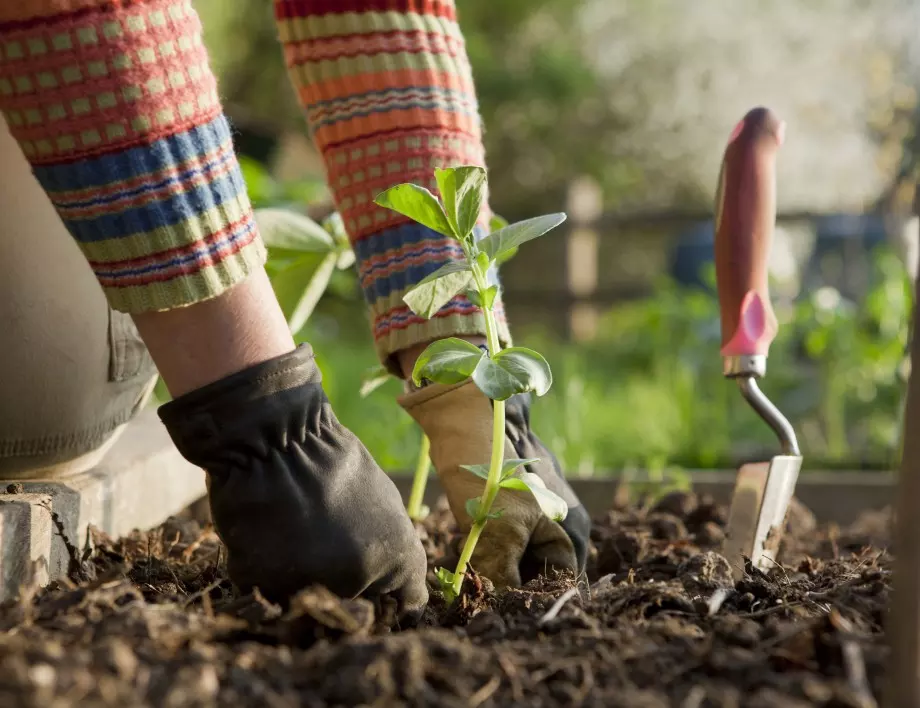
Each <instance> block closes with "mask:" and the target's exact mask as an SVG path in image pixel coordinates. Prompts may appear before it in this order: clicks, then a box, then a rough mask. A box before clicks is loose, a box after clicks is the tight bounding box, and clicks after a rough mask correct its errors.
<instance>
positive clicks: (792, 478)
mask: <svg viewBox="0 0 920 708" xmlns="http://www.w3.org/2000/svg"><path fill="white" fill-rule="evenodd" d="M784 128H785V124H784V123H783V122H782V121H781V120H779V118H777V117H776V115H775V114H774V113H773V112H772V111H770V110H768V109H766V108H755V109H753V110H752V111H750V112H749V113H748V114H747V115H746V116H744V118H743V119H742V120H741V122H740V123H738V125H737V126H736V127H735V129H734V131H733V132H732V135H731V137H730V138H729V141H728V146H727V147H726V149H725V155H724V157H723V159H722V170H721V173H720V175H719V187H718V192H717V196H716V220H715V231H716V236H715V258H716V283H717V287H718V291H719V309H720V314H721V321H722V352H721V353H722V359H723V373H724V375H725V376H726V378H730V379H734V380H735V381H736V382H737V384H738V388H739V389H740V390H741V395H742V396H744V398H745V400H747V402H748V403H749V404H750V406H751V407H752V408H753V409H754V411H755V412H756V413H757V414H758V415H759V416H760V417H761V418H762V419H763V420H764V421H765V422H766V423H767V425H769V426H770V427H771V428H772V429H773V431H774V432H775V433H776V436H777V437H778V438H779V442H780V445H781V448H782V454H780V455H777V456H776V457H774V458H773V459H772V460H770V461H769V462H756V463H750V464H746V465H744V466H742V467H741V469H740V470H738V476H737V479H736V481H735V491H734V495H733V496H732V504H731V509H730V511H729V517H728V527H727V529H726V538H725V545H724V548H723V552H724V554H725V557H726V558H727V559H728V561H729V562H730V563H731V565H732V569H733V572H734V574H735V577H736V579H738V578H740V577H741V576H742V575H743V574H744V567H745V558H749V559H750V560H751V563H752V564H753V565H754V567H755V568H759V569H761V570H765V569H767V568H768V567H769V566H770V565H772V562H773V561H775V558H776V553H777V551H778V550H779V543H780V540H781V536H782V532H783V529H784V526H785V518H786V510H787V509H788V507H789V502H790V501H791V500H792V495H793V493H794V491H795V484H796V480H797V479H798V476H799V469H800V468H801V466H802V457H801V455H800V453H799V446H798V442H797V441H796V437H795V431H794V430H793V429H792V426H791V425H790V424H789V421H788V420H786V418H785V417H783V414H782V413H780V411H779V410H778V409H777V408H776V406H774V405H773V404H772V403H771V402H770V400H769V399H768V398H767V397H766V396H765V395H764V394H763V392H762V391H761V390H760V388H759V387H758V385H757V380H758V379H760V378H763V377H764V375H765V374H766V372H767V352H768V350H769V347H770V343H771V342H772V341H773V338H774V337H775V336H776V331H777V322H776V316H775V315H774V314H773V307H772V305H771V304H770V294H769V290H768V283H767V261H768V258H769V254H770V246H771V242H772V240H773V229H774V226H775V223H776V154H777V152H778V151H779V147H780V146H781V145H782V142H783V132H784Z"/></svg>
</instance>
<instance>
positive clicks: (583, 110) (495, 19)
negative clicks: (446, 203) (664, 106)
mask: <svg viewBox="0 0 920 708" xmlns="http://www.w3.org/2000/svg"><path fill="white" fill-rule="evenodd" d="M194 4H195V7H196V9H197V11H198V13H199V15H200V16H201V19H202V23H203V26H204V39H205V44H206V45H207V47H208V50H209V53H210V56H211V62H212V65H213V67H214V71H215V73H216V74H217V76H218V79H219V81H220V93H221V97H222V100H223V102H224V104H225V108H226V110H227V113H228V114H229V115H230V117H231V118H232V119H233V120H234V122H236V123H237V124H242V123H244V122H245V123H247V124H248V125H250V126H252V127H257V128H260V129H265V130H267V131H269V132H276V133H281V132H284V131H300V132H306V130H307V127H306V123H305V120H304V119H303V117H302V112H301V110H300V108H299V106H298V105H297V101H296V97H295V95H294V91H293V89H292V88H291V86H290V82H289V81H288V78H287V75H286V72H285V68H284V61H283V58H282V53H281V47H280V44H279V43H278V39H277V29H276V27H275V23H274V20H273V17H272V8H271V3H270V2H268V0H256V1H253V0H247V1H244V2H232V3H230V2H226V0H194ZM578 10H579V7H578V3H574V2H572V1H571V0H502V2H499V3H496V2H494V1H493V0H461V2H459V3H458V11H459V14H460V23H461V27H462V29H463V34H464V38H465V40H466V45H467V53H468V55H469V58H470V63H471V65H472V68H473V75H474V77H475V80H476V88H477V92H476V93H477V99H478V101H479V106H480V113H481V115H482V118H483V123H484V125H485V126H486V128H487V129H486V130H485V133H484V141H485V146H486V154H488V155H489V162H490V164H493V165H502V169H501V170H500V171H499V170H496V171H495V172H494V173H493V174H491V175H490V192H491V194H492V197H493V199H492V201H493V202H494V203H495V204H500V205H501V209H502V212H503V213H504V212H507V213H506V216H509V217H514V218H513V219H512V220H516V219H517V218H519V217H520V218H524V217H527V216H531V215H532V211H533V210H532V204H534V203H535V200H537V199H539V200H541V201H544V203H554V204H560V203H562V200H563V199H564V195H565V190H566V187H567V185H568V184H569V183H570V182H571V181H572V179H573V178H575V177H577V176H580V175H585V174H587V175H591V176H592V177H594V178H596V179H597V180H599V181H600V182H601V183H602V184H603V185H604V186H605V187H609V188H612V190H613V191H617V190H622V189H626V188H628V187H629V186H630V185H632V186H633V187H635V186H636V185H634V184H633V180H632V177H631V176H630V175H631V174H632V173H631V171H630V169H629V163H628V160H625V159H622V160H619V161H618V162H617V164H615V165H613V164H610V160H609V158H608V157H607V156H606V153H605V152H604V151H603V150H598V145H604V144H607V143H609V141H610V140H612V139H613V138H614V136H615V135H616V134H617V131H618V128H619V120H618V119H617V118H616V117H615V116H613V115H612V114H611V109H610V108H609V105H608V102H607V101H606V99H605V94H606V89H605V88H604V87H603V85H602V84H601V82H600V79H599V78H598V76H597V74H596V72H595V71H594V69H593V68H592V67H591V63H590V62H589V61H588V59H587V58H586V57H585V56H584V53H583V38H582V33H581V32H580V30H579V24H578V22H577V21H576V18H577V14H578ZM545 200H549V201H548V202H546V201H545Z"/></svg>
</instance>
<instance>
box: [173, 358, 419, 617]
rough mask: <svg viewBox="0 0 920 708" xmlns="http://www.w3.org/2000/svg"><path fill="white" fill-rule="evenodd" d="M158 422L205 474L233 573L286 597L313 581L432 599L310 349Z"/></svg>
mask: <svg viewBox="0 0 920 708" xmlns="http://www.w3.org/2000/svg"><path fill="white" fill-rule="evenodd" d="M159 412H160V417H161V418H162V420H163V422H164V423H165V424H166V428H167V429H168V430H169V434H170V435H171V436H172V439H173V441H174V442H175V444H176V447H178V449H179V451H180V452H181V453H182V455H183V456H184V457H185V458H186V459H187V460H189V461H190V462H191V463H193V464H195V465H198V466H199V467H202V468H204V470H205V471H206V472H207V473H208V496H209V500H210V504H211V513H212V516H213V519H214V525H215V527H216V530H217V533H218V535H219V536H220V538H221V540H222V541H223V542H224V544H225V545H226V546H227V551H228V570H229V573H230V578H231V579H232V580H233V582H234V583H236V584H237V585H238V586H239V587H240V588H241V589H243V590H249V589H251V588H253V587H258V588H259V590H260V591H261V592H262V594H263V595H265V596H266V597H268V598H270V599H273V600H284V599H286V598H287V597H289V596H291V595H293V594H294V593H296V592H297V591H298V590H300V589H301V588H303V587H305V586H307V585H310V584H313V583H316V584H320V585H324V586H325V587H327V588H328V589H329V590H331V591H333V592H335V593H336V594H338V595H340V596H342V597H356V596H358V595H362V596H365V597H368V598H370V599H377V598H381V597H384V596H389V597H391V598H392V599H394V600H396V601H397V603H398V606H399V609H400V615H401V616H404V617H405V616H409V617H410V618H414V617H417V616H418V615H420V613H421V611H422V610H423V609H424V606H425V604H426V603H427V601H428V591H427V588H426V586H425V572H426V559H425V552H424V549H423V548H422V545H421V543H420V541H419V539H418V537H417V535H416V532H415V529H414V528H413V526H412V523H411V521H410V520H409V517H408V515H407V514H406V511H405V508H404V507H403V504H402V500H401V498H400V495H399V492H398V491H397V489H396V486H395V485H394V484H393V482H392V481H391V480H390V479H389V477H387V475H386V474H384V472H383V471H382V470H381V469H380V468H379V467H378V466H377V464H376V463H375V462H374V460H373V459H372V458H371V456H370V454H369V453H368V452H367V450H366V449H365V448H364V446H363V445H362V444H361V443H360V442H359V441H358V439H357V438H356V437H355V436H354V435H353V434H352V433H351V432H350V431H348V430H346V429H345V428H344V427H342V425H341V424H340V423H339V422H338V421H337V420H336V417H335V415H334V414H333V412H332V408H331V406H330V405H329V401H328V400H326V396H325V394H324V392H323V388H322V384H321V375H320V372H319V369H318V368H317V366H316V363H315V362H314V360H313V352H312V350H311V349H310V347H309V346H301V347H300V348H298V349H297V350H296V351H294V352H291V353H290V354H286V355H284V356H281V357H278V358H276V359H272V360H270V361H268V362H265V363H263V364H259V365H257V366H253V367H251V368H249V369H246V370H245V371H241V372H239V373H237V374H233V375H232V376H228V377H227V378H225V379H223V380H221V381H218V382H216V383H213V384H210V385H208V386H205V387H203V388H201V389H198V390H196V391H193V392H191V393H188V394H186V395H184V396H180V397H179V398H177V399H175V400H174V401H172V402H170V403H167V404H165V405H164V406H162V407H161V408H160V411H159Z"/></svg>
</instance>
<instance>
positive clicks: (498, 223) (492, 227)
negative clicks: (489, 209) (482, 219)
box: [489, 214, 508, 233]
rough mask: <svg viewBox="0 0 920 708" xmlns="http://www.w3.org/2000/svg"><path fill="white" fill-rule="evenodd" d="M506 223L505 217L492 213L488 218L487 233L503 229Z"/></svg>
mask: <svg viewBox="0 0 920 708" xmlns="http://www.w3.org/2000/svg"><path fill="white" fill-rule="evenodd" d="M507 225H508V220H507V219H506V218H505V217H503V216H499V215H498V214H492V218H491V219H489V233H492V232H493V231H498V230H499V229H503V228H505V227H506V226H507Z"/></svg>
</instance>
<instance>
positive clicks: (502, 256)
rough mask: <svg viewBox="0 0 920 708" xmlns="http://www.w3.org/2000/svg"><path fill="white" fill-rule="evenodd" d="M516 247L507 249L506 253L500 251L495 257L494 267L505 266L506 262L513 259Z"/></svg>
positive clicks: (516, 250)
mask: <svg viewBox="0 0 920 708" xmlns="http://www.w3.org/2000/svg"><path fill="white" fill-rule="evenodd" d="M518 250H519V249H518V247H517V246H515V247H514V248H509V249H508V250H507V251H502V252H501V253H499V254H498V255H497V256H495V265H497V266H499V267H501V266H503V265H505V263H507V262H508V261H510V260H511V259H512V258H514V257H515V256H516V255H517V252H518Z"/></svg>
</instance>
